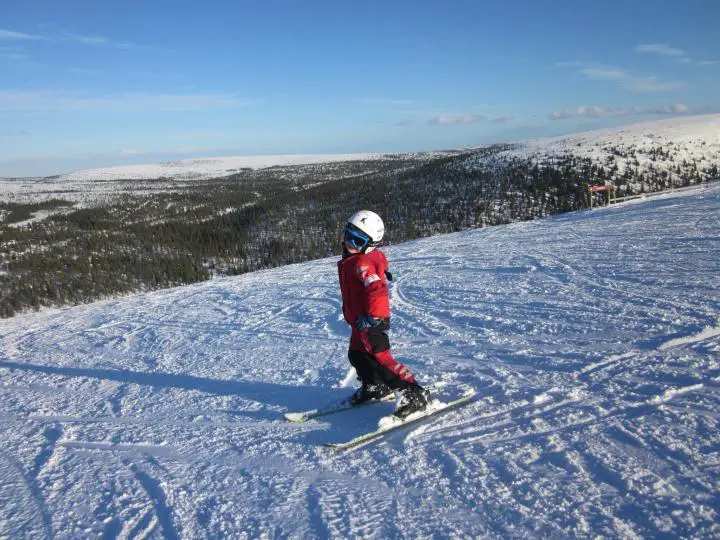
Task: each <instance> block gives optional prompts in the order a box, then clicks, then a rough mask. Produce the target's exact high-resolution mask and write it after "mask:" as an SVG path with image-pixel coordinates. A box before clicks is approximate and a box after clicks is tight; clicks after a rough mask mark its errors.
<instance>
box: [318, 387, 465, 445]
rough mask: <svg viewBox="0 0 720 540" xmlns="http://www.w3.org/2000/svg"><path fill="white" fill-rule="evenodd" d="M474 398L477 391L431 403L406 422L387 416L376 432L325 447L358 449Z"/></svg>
mask: <svg viewBox="0 0 720 540" xmlns="http://www.w3.org/2000/svg"><path fill="white" fill-rule="evenodd" d="M474 397H475V391H474V390H473V391H472V392H471V393H468V394H465V395H464V396H462V397H459V398H457V399H455V400H453V401H450V402H448V403H442V402H435V403H431V405H430V406H429V407H428V408H427V409H425V410H424V411H419V412H416V413H413V414H411V415H410V416H408V417H407V418H406V419H405V420H400V419H399V418H397V417H395V416H392V415H390V416H386V417H384V418H381V419H380V422H379V423H378V425H379V427H378V429H376V430H375V431H370V432H368V433H363V434H362V435H359V436H357V437H355V438H354V439H350V440H349V441H345V442H340V443H325V446H327V447H329V448H332V449H333V450H337V451H341V450H349V449H351V448H357V447H358V446H361V445H363V444H365V443H368V442H370V441H373V440H375V439H379V438H380V437H382V436H384V435H386V434H387V433H390V432H391V431H395V430H396V429H400V428H402V427H405V426H407V425H410V424H414V423H416V422H420V421H421V420H424V419H426V418H430V417H432V416H436V415H438V414H442V413H446V412H448V411H450V410H452V409H455V408H457V407H460V406H462V405H465V404H468V403H470V402H471V401H472V399H473V398H474Z"/></svg>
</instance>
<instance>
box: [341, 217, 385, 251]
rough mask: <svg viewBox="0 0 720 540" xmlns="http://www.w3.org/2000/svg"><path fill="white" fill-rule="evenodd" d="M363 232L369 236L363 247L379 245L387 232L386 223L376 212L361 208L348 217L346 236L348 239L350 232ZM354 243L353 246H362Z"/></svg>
mask: <svg viewBox="0 0 720 540" xmlns="http://www.w3.org/2000/svg"><path fill="white" fill-rule="evenodd" d="M353 232H355V233H358V232H359V233H361V235H360V236H362V234H364V235H365V236H367V243H366V244H365V246H363V247H369V246H377V245H378V244H379V243H380V242H381V241H382V239H383V235H384V234H385V224H384V223H383V220H382V219H380V216H378V215H377V214H376V213H375V212H371V211H370V210H360V211H359V212H355V213H354V214H353V215H352V216H350V218H349V219H348V222H347V225H345V237H346V241H347V238H348V234H349V233H350V234H352V233H353ZM352 243H353V247H358V248H361V246H359V245H357V244H355V242H352Z"/></svg>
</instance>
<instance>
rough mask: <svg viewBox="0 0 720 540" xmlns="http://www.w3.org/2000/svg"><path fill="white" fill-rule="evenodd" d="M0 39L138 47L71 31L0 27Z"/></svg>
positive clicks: (119, 47) (127, 47) (123, 47)
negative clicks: (35, 32)
mask: <svg viewBox="0 0 720 540" xmlns="http://www.w3.org/2000/svg"><path fill="white" fill-rule="evenodd" d="M0 40H6V41H55V42H63V41H65V42H72V43H80V44H82V45H88V46H93V47H98V46H106V47H116V48H118V49H131V48H137V47H140V46H139V45H137V44H135V43H121V42H116V41H113V40H112V39H110V38H108V37H106V36H88V35H82V34H75V33H73V32H60V33H58V34H42V35H41V34H28V33H25V32H18V31H15V30H8V29H5V28H0Z"/></svg>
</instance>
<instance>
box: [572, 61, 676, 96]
mask: <svg viewBox="0 0 720 540" xmlns="http://www.w3.org/2000/svg"><path fill="white" fill-rule="evenodd" d="M558 65H561V66H567V67H578V68H580V69H579V70H578V73H579V74H581V75H583V76H585V77H587V78H588V79H591V80H596V81H610V82H615V83H617V84H619V85H620V86H622V87H624V88H626V89H628V90H631V91H632V92H636V93H641V94H645V93H652V92H670V91H673V90H680V89H682V88H685V86H686V84H685V83H684V82H683V81H677V80H663V79H660V78H659V77H656V76H654V75H635V74H634V73H630V72H628V71H627V70H624V69H623V68H620V67H616V66H603V65H587V64H584V65H583V64H577V63H563V64H558Z"/></svg>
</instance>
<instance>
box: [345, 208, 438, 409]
mask: <svg viewBox="0 0 720 540" xmlns="http://www.w3.org/2000/svg"><path fill="white" fill-rule="evenodd" d="M384 233H385V226H384V224H383V222H382V219H380V216H378V215H377V214H376V213H374V212H370V211H368V210H361V211H359V212H356V213H355V214H353V215H352V216H350V219H348V222H347V225H345V229H344V231H343V242H342V246H343V254H342V260H340V261H339V262H338V275H339V278H340V290H341V292H342V300H343V316H344V317H345V321H346V322H347V323H348V324H349V325H350V326H351V327H352V334H351V336H350V348H349V350H348V358H349V359H350V363H351V364H352V366H353V367H354V368H355V371H356V373H357V376H358V378H359V379H360V382H361V383H362V385H361V386H360V388H359V389H358V390H357V391H356V392H355V393H354V394H353V395H352V398H351V399H352V400H353V403H363V402H365V401H368V400H372V399H381V398H383V397H385V396H387V395H388V394H390V393H391V392H393V391H395V390H398V391H400V392H401V397H400V402H399V403H398V407H397V408H396V410H395V412H394V413H393V414H394V415H395V416H397V417H398V418H401V419H402V418H405V417H407V416H408V415H410V414H412V413H413V412H416V411H422V410H424V409H425V408H426V406H427V400H428V397H427V392H426V391H425V390H424V389H423V388H422V387H421V386H420V385H419V384H418V383H417V382H416V381H415V377H413V374H412V373H411V372H410V370H409V369H408V368H407V367H405V366H403V365H402V364H401V363H399V362H398V361H397V360H395V358H393V356H392V354H391V353H390V339H389V338H388V335H387V330H388V329H389V328H390V299H389V296H388V287H387V280H388V279H389V280H392V275H391V274H390V272H388V261H387V258H386V257H385V255H384V254H383V252H382V251H380V250H379V249H378V248H377V246H378V245H380V241H381V240H382V238H383V234H384Z"/></svg>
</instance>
